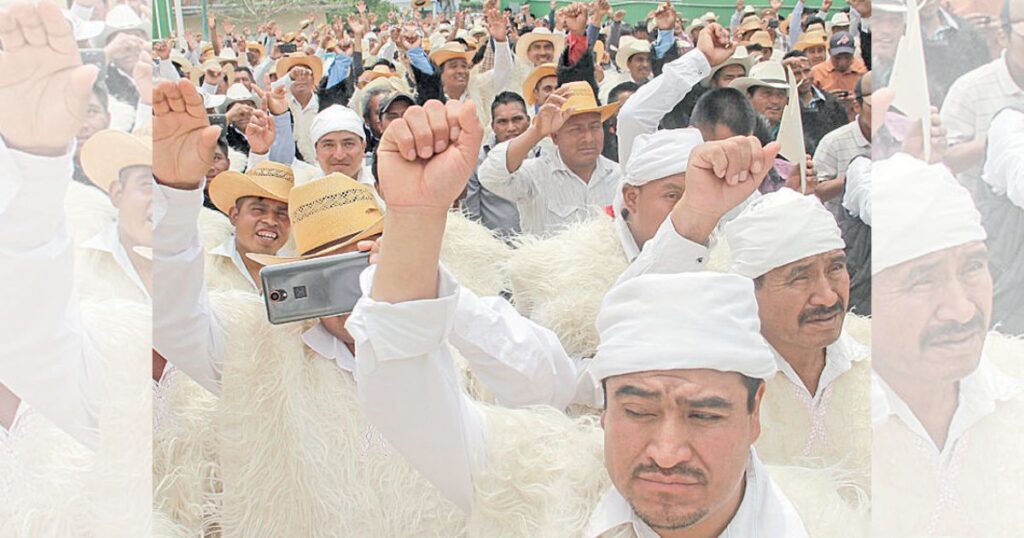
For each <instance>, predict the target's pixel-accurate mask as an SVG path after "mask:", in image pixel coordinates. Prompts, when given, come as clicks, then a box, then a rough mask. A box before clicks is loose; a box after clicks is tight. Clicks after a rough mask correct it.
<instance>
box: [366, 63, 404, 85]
mask: <svg viewBox="0 0 1024 538" xmlns="http://www.w3.org/2000/svg"><path fill="white" fill-rule="evenodd" d="M401 76H402V75H399V74H398V73H392V72H391V69H390V68H388V66H386V65H383V64H382V65H378V66H376V67H374V68H373V69H371V70H369V71H367V72H366V82H367V83H369V82H373V81H375V80H377V79H379V78H400V77H401Z"/></svg>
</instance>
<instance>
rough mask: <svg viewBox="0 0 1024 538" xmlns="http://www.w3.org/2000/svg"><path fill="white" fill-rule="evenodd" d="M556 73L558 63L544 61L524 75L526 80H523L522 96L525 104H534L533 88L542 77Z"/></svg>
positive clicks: (552, 75)
mask: <svg viewBox="0 0 1024 538" xmlns="http://www.w3.org/2000/svg"><path fill="white" fill-rule="evenodd" d="M557 73H558V64H555V63H546V64H540V65H539V66H537V67H535V68H534V69H533V71H531V72H530V76H528V77H526V81H525V82H523V97H524V98H525V99H526V104H529V105H532V104H536V102H537V101H536V100H535V99H534V97H533V89H534V88H536V87H537V84H538V83H540V81H541V80H543V79H544V77H554V76H557Z"/></svg>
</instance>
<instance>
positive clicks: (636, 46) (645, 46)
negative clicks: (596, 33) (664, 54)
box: [615, 36, 651, 73]
mask: <svg viewBox="0 0 1024 538" xmlns="http://www.w3.org/2000/svg"><path fill="white" fill-rule="evenodd" d="M640 53H645V54H650V53H651V42H650V41H646V40H643V39H637V38H635V37H633V36H623V37H622V38H620V39H619V52H617V53H616V54H615V65H617V66H619V69H621V70H622V72H623V73H628V72H629V59H630V58H632V57H633V55H635V54H640Z"/></svg>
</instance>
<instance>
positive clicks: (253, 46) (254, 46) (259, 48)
mask: <svg viewBox="0 0 1024 538" xmlns="http://www.w3.org/2000/svg"><path fill="white" fill-rule="evenodd" d="M245 50H247V51H248V50H254V51H256V52H258V53H259V54H260V58H262V57H263V56H265V55H266V53H267V49H265V48H264V47H263V44H262V43H257V42H255V41H250V42H248V43H246V44H245Z"/></svg>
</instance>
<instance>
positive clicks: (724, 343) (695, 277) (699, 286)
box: [587, 272, 776, 394]
mask: <svg viewBox="0 0 1024 538" xmlns="http://www.w3.org/2000/svg"><path fill="white" fill-rule="evenodd" d="M597 329H598V331H600V333H601V343H600V345H598V347H597V354H596V355H595V356H594V358H593V359H591V362H590V366H589V368H588V370H587V375H589V376H590V380H589V382H591V383H593V384H594V388H595V392H596V393H597V394H600V393H601V391H600V384H601V382H602V381H603V380H605V379H607V378H609V377H612V376H617V375H623V374H630V373H635V372H648V371H655V370H689V369H700V368H709V369H712V370H719V371H723V372H738V373H741V374H743V375H746V376H748V377H753V378H757V379H767V378H769V377H771V376H772V375H773V374H774V373H775V371H776V366H775V359H774V358H773V355H772V352H771V349H770V348H769V347H768V344H767V343H765V341H764V338H763V337H762V336H761V322H760V319H759V318H758V316H757V300H756V299H755V297H754V283H753V281H751V280H750V279H747V278H743V277H740V276H737V275H732V274H726V273H714V272H699V273H682V274H658V275H655V274H652V275H643V276H640V277H637V278H633V279H630V280H627V281H625V282H623V283H622V284H619V285H617V286H615V287H614V288H612V290H611V291H610V292H608V295H606V296H605V298H604V302H603V303H602V305H601V311H600V312H599V313H598V315H597Z"/></svg>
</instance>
